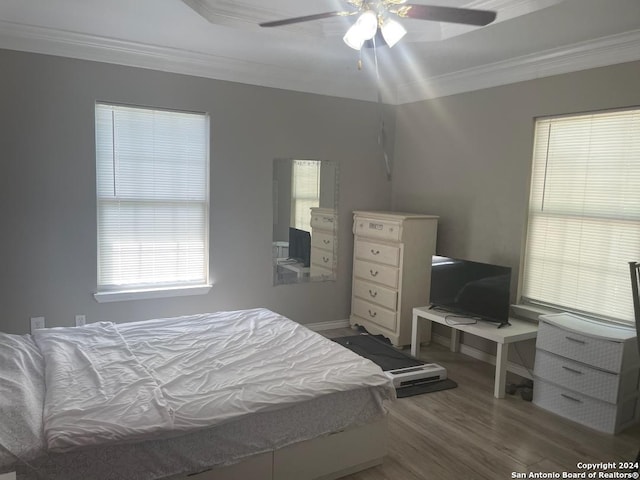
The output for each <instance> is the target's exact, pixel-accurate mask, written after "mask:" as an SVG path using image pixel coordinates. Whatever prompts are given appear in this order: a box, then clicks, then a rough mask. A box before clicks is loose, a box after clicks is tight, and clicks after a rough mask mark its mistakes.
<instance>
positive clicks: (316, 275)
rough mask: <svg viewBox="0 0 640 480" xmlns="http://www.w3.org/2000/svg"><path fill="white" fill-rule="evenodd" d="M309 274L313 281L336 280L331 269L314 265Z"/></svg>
mask: <svg viewBox="0 0 640 480" xmlns="http://www.w3.org/2000/svg"><path fill="white" fill-rule="evenodd" d="M309 273H310V275H311V281H318V280H335V278H336V275H335V273H334V271H333V270H332V269H331V268H326V267H323V266H320V265H316V264H313V263H312V264H311V268H310V270H309Z"/></svg>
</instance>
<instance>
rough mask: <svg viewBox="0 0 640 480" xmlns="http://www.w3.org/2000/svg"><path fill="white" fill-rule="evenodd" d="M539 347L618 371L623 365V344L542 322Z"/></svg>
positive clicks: (598, 366)
mask: <svg viewBox="0 0 640 480" xmlns="http://www.w3.org/2000/svg"><path fill="white" fill-rule="evenodd" d="M536 346H537V348H540V349H542V350H546V351H548V352H551V353H555V354H557V355H561V356H563V357H567V358H570V359H571V360H576V361H578V362H582V363H586V364H588V365H592V366H594V367H597V368H601V369H602V370H607V371H609V372H614V373H617V372H619V371H620V368H621V366H622V353H623V344H622V343H619V342H613V341H610V340H604V339H598V338H592V337H588V336H586V335H581V334H579V333H574V332H572V331H568V330H564V329H562V328H559V327H556V326H555V325H551V324H549V323H546V322H540V326H539V328H538V339H537V341H536Z"/></svg>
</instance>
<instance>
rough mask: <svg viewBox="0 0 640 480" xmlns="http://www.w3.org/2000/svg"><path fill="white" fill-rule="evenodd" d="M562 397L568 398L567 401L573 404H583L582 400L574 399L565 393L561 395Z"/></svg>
mask: <svg viewBox="0 0 640 480" xmlns="http://www.w3.org/2000/svg"><path fill="white" fill-rule="evenodd" d="M560 396H561V397H564V398H566V399H567V400H571V401H572V402H576V403H582V400H580V399H578V398H574V397H572V396H570V395H567V394H565V393H561V394H560Z"/></svg>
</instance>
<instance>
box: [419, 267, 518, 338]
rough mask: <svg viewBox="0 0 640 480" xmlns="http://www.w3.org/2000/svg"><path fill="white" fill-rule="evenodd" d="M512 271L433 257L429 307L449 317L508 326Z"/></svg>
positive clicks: (507, 268) (505, 268)
mask: <svg viewBox="0 0 640 480" xmlns="http://www.w3.org/2000/svg"><path fill="white" fill-rule="evenodd" d="M510 284H511V268H510V267H503V266H500V265H491V264H488V263H480V262H471V261H469V260H462V259H458V258H449V257H440V256H434V257H433V258H432V262H431V291H430V300H429V301H430V303H431V307H432V308H438V309H441V310H444V311H447V312H451V313H452V314H458V315H461V316H464V317H470V318H472V319H478V320H484V321H488V322H495V323H497V324H498V326H499V327H502V326H504V325H509V308H510V295H509V293H510V290H509V288H510Z"/></svg>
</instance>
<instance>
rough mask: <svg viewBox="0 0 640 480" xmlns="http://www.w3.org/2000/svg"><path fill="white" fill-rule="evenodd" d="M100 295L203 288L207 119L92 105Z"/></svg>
mask: <svg viewBox="0 0 640 480" xmlns="http://www.w3.org/2000/svg"><path fill="white" fill-rule="evenodd" d="M96 177H97V207H98V212H97V217H98V290H99V291H109V290H128V289H154V288H168V287H182V286H191V285H204V284H206V283H207V282H208V251H209V246H208V245H209V240H208V238H209V118H208V115H206V114H199V113H189V112H176V111H166V110H153V109H148V108H136V107H129V106H119V105H107V104H101V103H98V104H96Z"/></svg>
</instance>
